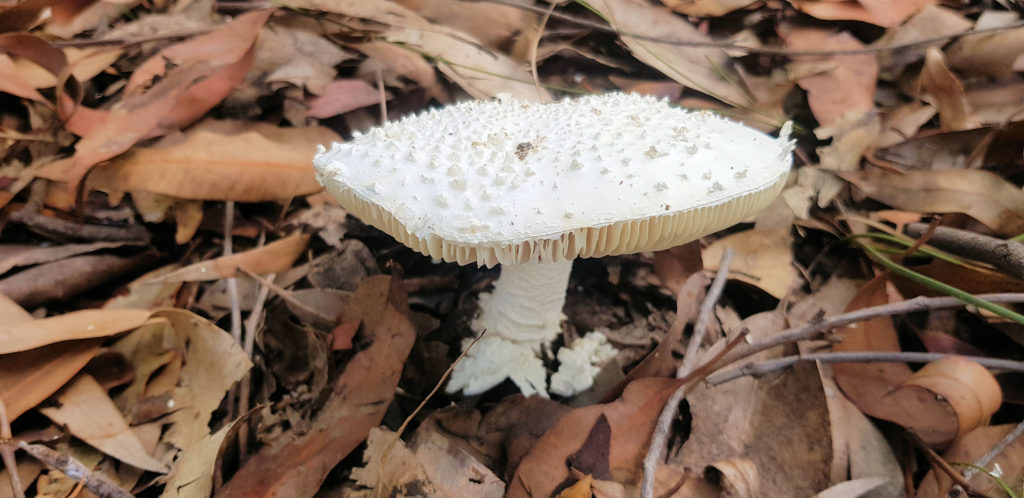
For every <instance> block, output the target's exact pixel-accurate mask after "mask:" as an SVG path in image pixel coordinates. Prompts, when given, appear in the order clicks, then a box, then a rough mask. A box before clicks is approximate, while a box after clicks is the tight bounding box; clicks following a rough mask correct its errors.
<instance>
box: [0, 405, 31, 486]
mask: <svg viewBox="0 0 1024 498" xmlns="http://www.w3.org/2000/svg"><path fill="white" fill-rule="evenodd" d="M13 438H14V434H13V433H12V432H11V421H10V420H7V407H6V406H5V405H4V399H3V398H2V397H0V456H2V457H3V461H4V468H6V469H7V478H8V481H9V482H10V483H11V490H12V491H13V492H14V493H13V495H14V497H15V498H25V492H24V491H22V487H21V476H20V475H19V474H18V461H17V460H16V459H15V458H14V445H13V444H11V442H12V440H13Z"/></svg>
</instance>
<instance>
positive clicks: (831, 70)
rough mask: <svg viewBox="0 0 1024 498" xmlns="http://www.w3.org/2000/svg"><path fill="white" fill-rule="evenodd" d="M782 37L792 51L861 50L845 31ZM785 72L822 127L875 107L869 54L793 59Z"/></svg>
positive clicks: (803, 31) (874, 65) (791, 32)
mask: <svg viewBox="0 0 1024 498" xmlns="http://www.w3.org/2000/svg"><path fill="white" fill-rule="evenodd" d="M829 3H831V2H829ZM783 36H784V38H785V40H786V46H788V47H790V48H792V49H793V50H858V49H862V48H864V45H863V44H862V43H861V42H860V41H858V40H857V39H856V38H855V37H854V36H853V35H851V34H850V33H848V32H845V31H844V32H841V33H834V32H832V31H831V30H826V29H821V28H797V27H793V28H790V29H787V30H785V32H784V33H783ZM788 71H789V73H790V77H791V78H793V79H795V80H796V81H797V83H799V84H800V86H801V87H803V88H804V89H805V90H807V103H808V105H809V106H810V107H811V112H813V113H814V117H815V118H817V120H818V123H819V124H820V125H822V126H829V125H831V124H833V123H834V122H835V121H836V120H838V119H840V118H842V117H843V116H844V115H847V114H852V115H854V116H860V115H862V114H864V113H865V112H868V111H871V110H873V109H874V108H875V85H876V82H877V81H878V62H877V61H876V60H875V57H874V55H872V54H855V55H834V56H829V57H822V56H799V57H794V58H793V62H791V63H790V65H789V67H788Z"/></svg>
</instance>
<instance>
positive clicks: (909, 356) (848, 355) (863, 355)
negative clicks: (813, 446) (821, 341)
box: [707, 351, 1024, 386]
mask: <svg viewBox="0 0 1024 498" xmlns="http://www.w3.org/2000/svg"><path fill="white" fill-rule="evenodd" d="M951 356H960V357H962V358H965V359H968V360H971V361H973V362H975V363H977V364H979V365H981V366H983V367H985V368H989V369H992V370H1003V371H1012V372H1024V362H1022V361H1013V360H1001V359H998V358H987V357H983V356H962V355H955V354H946V353H919V352H913V351H911V352H901V351H893V352H889V351H854V352H841V353H812V354H804V355H795V356H786V357H783V358H777V359H774V360H767V361H759V362H754V363H748V364H746V365H743V366H742V367H739V368H734V369H732V370H728V371H725V372H719V373H716V374H714V375H710V376H708V378H707V383H708V384H711V385H713V386H715V385H718V384H724V383H726V382H729V381H731V380H735V379H738V378H740V377H745V376H747V375H750V376H753V377H760V376H762V375H766V374H769V373H772V372H778V371H779V370H782V369H785V368H789V367H791V366H793V365H794V364H796V363H797V362H798V361H820V362H822V363H929V362H933V361H938V360H941V359H943V358H949V357H951Z"/></svg>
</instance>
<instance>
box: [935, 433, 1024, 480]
mask: <svg viewBox="0 0 1024 498" xmlns="http://www.w3.org/2000/svg"><path fill="white" fill-rule="evenodd" d="M1011 430H1013V424H1008V425H995V426H990V427H979V428H977V429H975V430H973V431H971V432H969V433H967V434H966V435H964V436H963V437H961V438H960V439H957V440H956V441H954V442H953V445H952V446H951V447H950V448H949V449H948V450H946V451H945V453H943V455H942V456H943V458H945V459H946V461H947V462H953V463H955V464H961V465H962V464H969V463H973V462H977V461H978V460H979V459H981V457H982V455H985V454H986V453H988V452H989V451H990V450H991V449H992V448H993V447H994V446H995V445H997V444H998V443H999V441H1000V440H1001V439H1003V438H1004V437H1005V436H1006V435H1007V433H1009V432H1010V431H1011ZM989 473H990V474H991V475H989ZM993 476H998V477H999V479H1001V480H1003V482H1006V483H1019V482H1020V480H1021V478H1022V477H1024V439H1022V438H1019V437H1018V438H1016V439H1014V440H1013V442H1011V443H1010V444H1009V445H1008V446H1007V447H1006V449H1004V450H1003V451H1002V452H1000V453H999V454H998V455H996V457H995V458H994V459H993V460H992V462H991V463H989V464H988V465H987V466H985V470H984V471H982V472H978V473H977V474H975V476H974V478H973V479H971V480H970V481H969V482H970V483H971V486H972V487H973V488H974V489H975V490H977V491H978V492H980V493H984V494H986V495H988V496H999V495H1000V493H1002V492H1003V490H1002V488H1001V487H1000V486H999V483H998V482H997V481H996V480H995V479H993ZM952 485H953V480H952V479H951V478H950V477H949V476H948V475H946V474H945V473H944V472H942V471H938V472H936V470H935V469H932V470H931V471H930V472H928V475H926V476H925V477H924V479H923V480H922V481H921V485H920V486H918V488H917V496H919V497H920V498H941V497H944V496H948V495H947V494H946V492H947V491H948V490H949V489H950V487H952Z"/></svg>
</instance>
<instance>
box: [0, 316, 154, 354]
mask: <svg viewBox="0 0 1024 498" xmlns="http://www.w3.org/2000/svg"><path fill="white" fill-rule="evenodd" d="M150 315H151V313H150V312H149V311H147V310H80V311H72V312H70V313H65V314H63V315H58V316H53V317H49V318H42V319H38V320H32V321H25V322H17V323H7V324H0V354H5V353H16V352H19V351H27V350H29V349H34V348H38V347H41V346H45V345H47V344H53V343H55V342H61V341H70V340H75V339H91V338H96V337H108V336H111V335H115V334H120V333H122V332H126V331H128V330H132V329H134V328H137V327H139V326H141V325H142V324H143V323H145V322H146V320H149V318H150Z"/></svg>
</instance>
